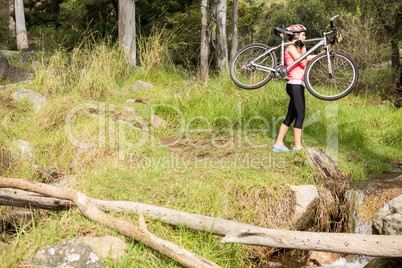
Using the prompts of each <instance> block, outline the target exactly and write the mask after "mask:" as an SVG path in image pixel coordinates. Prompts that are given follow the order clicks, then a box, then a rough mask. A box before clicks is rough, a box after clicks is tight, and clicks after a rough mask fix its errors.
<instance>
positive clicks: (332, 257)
mask: <svg viewBox="0 0 402 268" xmlns="http://www.w3.org/2000/svg"><path fill="white" fill-rule="evenodd" d="M341 256H342V255H341V254H339V253H331V252H321V251H310V253H309V258H308V260H309V261H308V264H307V265H308V267H316V266H317V262H318V263H319V264H331V263H333V262H335V261H336V260H338V259H339V258H340V257H341ZM313 260H315V261H313Z"/></svg>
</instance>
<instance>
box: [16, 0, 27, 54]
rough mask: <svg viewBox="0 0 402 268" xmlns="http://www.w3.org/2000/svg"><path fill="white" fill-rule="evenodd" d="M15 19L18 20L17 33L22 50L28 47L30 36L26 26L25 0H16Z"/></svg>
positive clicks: (19, 46) (18, 44)
mask: <svg viewBox="0 0 402 268" xmlns="http://www.w3.org/2000/svg"><path fill="white" fill-rule="evenodd" d="M15 21H16V35H17V48H18V50H22V49H24V48H28V36H27V29H26V26H25V13H24V3H23V0H15Z"/></svg>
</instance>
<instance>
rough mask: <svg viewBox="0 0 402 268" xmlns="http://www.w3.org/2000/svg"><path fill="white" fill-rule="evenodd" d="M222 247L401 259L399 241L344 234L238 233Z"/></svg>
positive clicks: (392, 238)
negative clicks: (240, 245) (293, 249)
mask: <svg viewBox="0 0 402 268" xmlns="http://www.w3.org/2000/svg"><path fill="white" fill-rule="evenodd" d="M221 243H223V244H227V243H238V244H247V245H255V246H268V247H279V248H298V249H302V250H315V251H325V252H335V253H345V254H358V255H368V256H381V257H401V256H402V237H401V236H398V235H363V234H347V233H314V232H299V231H297V232H290V231H286V230H268V229H267V230H258V229H255V230H240V231H238V232H234V233H232V234H228V235H227V236H225V237H224V238H223V239H222V241H221Z"/></svg>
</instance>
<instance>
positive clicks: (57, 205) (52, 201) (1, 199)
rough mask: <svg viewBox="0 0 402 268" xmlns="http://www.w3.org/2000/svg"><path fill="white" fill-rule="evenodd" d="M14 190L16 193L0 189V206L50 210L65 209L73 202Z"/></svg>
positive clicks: (72, 204)
mask: <svg viewBox="0 0 402 268" xmlns="http://www.w3.org/2000/svg"><path fill="white" fill-rule="evenodd" d="M14 192H16V193H12V192H10V191H9V190H8V191H5V190H0V206H13V207H27V208H29V207H34V208H40V209H45V210H52V211H61V210H67V209H69V208H70V207H71V206H74V203H73V202H71V201H70V200H63V199H59V198H52V197H45V196H40V195H31V194H29V192H26V191H14Z"/></svg>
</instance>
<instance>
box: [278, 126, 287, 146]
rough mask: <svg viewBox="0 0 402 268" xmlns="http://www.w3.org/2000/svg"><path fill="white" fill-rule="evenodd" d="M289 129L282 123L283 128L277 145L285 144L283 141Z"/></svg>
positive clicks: (280, 130)
mask: <svg viewBox="0 0 402 268" xmlns="http://www.w3.org/2000/svg"><path fill="white" fill-rule="evenodd" d="M288 129H289V127H288V126H287V125H285V124H283V123H282V125H281V127H280V128H279V133H278V137H277V138H276V143H275V145H277V146H279V145H282V144H283V139H284V138H285V135H286V132H288Z"/></svg>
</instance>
